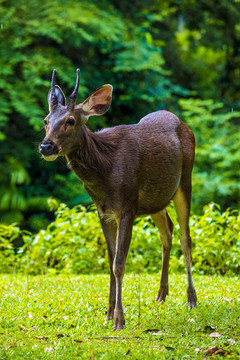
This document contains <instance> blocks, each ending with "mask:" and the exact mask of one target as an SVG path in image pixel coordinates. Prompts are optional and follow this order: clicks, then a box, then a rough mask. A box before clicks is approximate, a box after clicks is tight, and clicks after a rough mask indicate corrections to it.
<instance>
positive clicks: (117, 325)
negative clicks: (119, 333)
mask: <svg viewBox="0 0 240 360" xmlns="http://www.w3.org/2000/svg"><path fill="white" fill-rule="evenodd" d="M124 325H125V320H124V315H123V311H118V310H117V311H116V310H115V311H114V326H113V329H114V330H121V329H123V328H124Z"/></svg>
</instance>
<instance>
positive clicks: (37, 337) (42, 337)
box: [34, 336, 48, 340]
mask: <svg viewBox="0 0 240 360" xmlns="http://www.w3.org/2000/svg"><path fill="white" fill-rule="evenodd" d="M34 337H35V338H36V339H39V340H47V339H48V336H34Z"/></svg>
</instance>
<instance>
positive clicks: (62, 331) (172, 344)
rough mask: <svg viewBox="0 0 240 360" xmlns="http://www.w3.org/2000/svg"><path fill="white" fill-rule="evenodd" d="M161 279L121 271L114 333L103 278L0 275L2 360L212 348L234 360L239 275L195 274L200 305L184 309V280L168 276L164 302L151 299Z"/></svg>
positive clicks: (199, 354)
mask: <svg viewBox="0 0 240 360" xmlns="http://www.w3.org/2000/svg"><path fill="white" fill-rule="evenodd" d="M159 278H160V277H159V276H157V275H144V276H143V275H135V274H133V275H126V276H125V278H124V288H123V296H124V312H125V319H126V326H125V329H124V330H121V331H114V330H113V329H112V322H108V323H107V324H106V325H104V318H105V316H106V310H107V302H108V287H109V284H108V282H109V279H108V276H107V275H84V276H71V277H67V276H38V277H23V276H6V275H3V276H2V277H1V281H0V296H1V300H0V316H1V323H0V354H1V357H0V358H1V359H46V358H57V359H74V358H81V359H117V358H118V359H119V358H121V357H123V356H125V355H126V356H127V358H132V359H146V358H149V359H156V358H162V359H185V358H192V359H202V358H203V357H206V356H208V355H210V352H211V351H214V349H215V352H217V351H218V354H219V356H220V355H224V356H225V357H227V358H231V359H234V358H236V359H237V358H239V356H240V348H239V340H240V306H239V305H240V300H239V283H238V279H237V278H223V277H207V276H194V279H195V287H196V290H197V294H198V304H199V305H198V308H197V309H193V310H189V309H188V308H187V299H186V277H185V276H184V275H171V277H170V294H169V296H168V297H167V301H166V303H164V304H163V305H159V304H158V303H156V301H155V297H156V294H157V290H158V286H159ZM211 346H213V347H215V348H213V350H211V348H210V347H211ZM207 352H209V353H207Z"/></svg>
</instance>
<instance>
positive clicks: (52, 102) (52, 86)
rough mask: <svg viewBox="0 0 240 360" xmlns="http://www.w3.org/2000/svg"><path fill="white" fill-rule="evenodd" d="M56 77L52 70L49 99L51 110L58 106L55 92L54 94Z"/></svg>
mask: <svg viewBox="0 0 240 360" xmlns="http://www.w3.org/2000/svg"><path fill="white" fill-rule="evenodd" d="M56 75H57V70H56V69H54V70H53V73H52V82H51V97H50V102H51V107H52V108H55V107H56V106H57V105H58V99H57V95H56V92H55V80H56Z"/></svg>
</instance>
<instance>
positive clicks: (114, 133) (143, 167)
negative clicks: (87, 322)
mask: <svg viewBox="0 0 240 360" xmlns="http://www.w3.org/2000/svg"><path fill="white" fill-rule="evenodd" d="M111 91H112V88H111V87H110V85H104V87H102V88H100V89H98V90H97V91H96V92H95V93H94V94H93V95H91V96H90V97H89V98H88V99H87V100H85V101H84V102H83V103H82V104H80V105H78V106H76V107H75V110H73V113H69V110H67V107H64V106H59V107H58V108H57V109H55V110H54V112H53V113H51V111H50V114H49V116H48V121H49V124H48V125H47V128H46V137H45V139H44V141H43V142H42V144H43V145H44V144H45V143H47V142H50V143H51V144H53V145H52V146H54V151H53V153H54V152H56V153H58V154H59V155H65V156H66V159H67V163H68V166H69V167H70V168H71V169H72V170H73V171H74V172H75V173H76V174H77V176H78V177H79V178H80V179H81V180H82V181H83V185H84V187H85V189H86V190H87V192H88V193H89V195H90V196H91V197H92V199H93V201H94V202H95V204H96V206H97V209H98V213H99V218H100V221H101V225H102V228H103V232H104V235H105V238H106V241H107V246H108V255H109V264H110V295H109V310H108V316H107V318H108V319H112V318H114V327H115V329H121V328H123V326H124V315H123V309H122V278H123V275H124V268H125V261H126V256H127V252H128V248H129V245H130V241H131V234H132V226H133V221H134V218H135V217H136V216H138V215H145V214H151V215H152V217H153V219H154V221H155V223H156V225H157V226H158V228H159V230H160V233H161V238H162V243H163V265H162V278H161V282H160V288H159V292H158V296H157V300H158V301H164V300H165V298H166V295H167V294H168V264H169V256H170V249H171V242H172V240H171V238H172V231H173V224H172V222H171V220H170V218H169V216H168V214H167V212H166V210H165V208H166V206H167V205H168V204H169V202H170V200H172V199H173V201H174V205H175V207H176V210H177V214H178V219H179V223H180V228H181V232H182V236H181V243H182V247H183V252H184V255H185V259H186V267H187V274H188V303H189V306H190V307H193V306H196V293H195V290H194V287H193V284H192V278H191V265H190V262H191V261H190V260H191V238H190V233H189V226H188V219H189V213H190V202H191V173H192V168H193V162H194V147H195V140H194V135H193V133H192V132H191V130H190V129H189V128H188V127H187V126H186V125H185V124H184V123H183V122H182V121H180V120H179V119H178V118H177V116H175V115H174V114H172V113H170V112H167V111H157V112H154V113H151V114H149V115H147V116H145V117H144V118H143V119H141V120H140V122H139V123H137V124H134V125H120V126H116V127H113V128H108V129H104V130H102V131H99V132H96V133H92V132H91V131H90V130H89V129H88V128H87V127H86V125H85V122H86V121H87V118H88V116H89V115H92V114H95V115H98V114H102V113H104V112H105V111H106V110H107V109H108V107H109V106H110V99H111V96H110V95H111ZM59 96H60V95H59ZM60 100H61V98H60ZM62 102H63V100H62ZM69 116H70V117H72V116H73V117H74V119H75V120H76V123H75V124H74V126H73V125H71V126H70V125H69V126H68V122H67V120H66V119H68V118H69ZM42 144H40V148H41V146H42ZM40 151H41V149H40ZM45 158H47V155H46V156H45Z"/></svg>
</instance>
